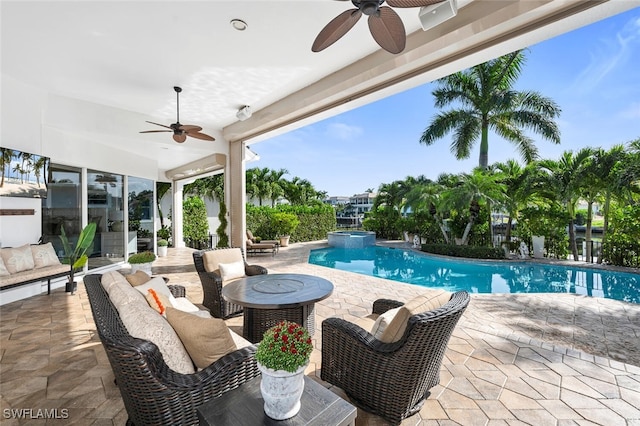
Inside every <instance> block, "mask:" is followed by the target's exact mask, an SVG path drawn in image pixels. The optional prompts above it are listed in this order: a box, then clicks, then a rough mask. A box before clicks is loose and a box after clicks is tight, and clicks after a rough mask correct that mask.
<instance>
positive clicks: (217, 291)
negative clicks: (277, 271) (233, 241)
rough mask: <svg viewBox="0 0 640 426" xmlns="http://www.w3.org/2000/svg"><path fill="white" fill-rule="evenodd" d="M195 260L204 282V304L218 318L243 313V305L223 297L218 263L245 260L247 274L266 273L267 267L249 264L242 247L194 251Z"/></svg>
mask: <svg viewBox="0 0 640 426" xmlns="http://www.w3.org/2000/svg"><path fill="white" fill-rule="evenodd" d="M193 262H194V264H195V267H196V271H197V272H198V276H199V277H200V282H201V283H202V291H203V294H204V299H203V301H202V304H203V305H204V307H205V308H207V309H209V312H210V313H211V315H213V316H214V317H216V318H222V319H226V318H230V317H233V316H236V315H240V314H242V306H240V305H236V304H234V303H230V302H227V301H226V300H224V298H223V297H222V286H223V285H224V284H226V282H225V281H224V280H223V279H222V275H221V273H220V269H219V267H218V265H219V264H220V263H227V262H244V273H245V275H260V274H266V273H267V269H266V268H264V267H262V266H259V265H249V264H248V263H247V262H246V261H245V258H244V251H243V250H242V249H241V248H229V247H226V248H215V249H209V250H199V251H194V252H193Z"/></svg>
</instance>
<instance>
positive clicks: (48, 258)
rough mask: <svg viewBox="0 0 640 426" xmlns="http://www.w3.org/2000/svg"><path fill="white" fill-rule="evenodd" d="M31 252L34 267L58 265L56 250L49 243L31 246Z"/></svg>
mask: <svg viewBox="0 0 640 426" xmlns="http://www.w3.org/2000/svg"><path fill="white" fill-rule="evenodd" d="M31 254H32V256H33V263H34V264H35V267H36V268H44V267H45V266H53V265H60V259H58V256H57V255H56V250H55V249H54V248H53V244H51V243H47V244H37V245H33V246H31Z"/></svg>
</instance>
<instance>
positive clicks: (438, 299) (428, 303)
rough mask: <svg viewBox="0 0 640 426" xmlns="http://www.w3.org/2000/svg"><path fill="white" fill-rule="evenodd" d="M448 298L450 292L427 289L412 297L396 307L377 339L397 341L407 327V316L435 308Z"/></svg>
mask: <svg viewBox="0 0 640 426" xmlns="http://www.w3.org/2000/svg"><path fill="white" fill-rule="evenodd" d="M449 299H451V293H450V292H448V291H446V290H432V291H427V292H425V293H423V294H421V295H419V296H416V297H414V298H413V299H411V300H410V301H408V302H407V303H405V304H404V305H402V306H400V308H397V309H398V311H397V312H396V313H395V315H394V316H393V318H391V321H390V322H389V324H388V325H387V326H386V328H385V329H384V330H383V331H382V333H380V338H379V340H381V341H383V342H386V343H391V342H397V341H398V340H400V339H401V338H402V336H403V335H404V332H405V330H406V329H407V324H408V322H409V317H411V316H412V315H416V314H419V313H421V312H427V311H431V310H434V309H437V308H439V307H440V306H442V305H444V304H445V303H447V302H448V301H449ZM385 313H386V312H385ZM383 315H384V314H383ZM381 316H382V315H381ZM381 322H382V320H381Z"/></svg>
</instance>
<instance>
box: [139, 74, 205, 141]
mask: <svg viewBox="0 0 640 426" xmlns="http://www.w3.org/2000/svg"><path fill="white" fill-rule="evenodd" d="M173 90H175V91H176V107H177V113H176V122H175V123H173V124H171V125H169V126H165V125H164V124H159V123H154V122H153V121H147V123H150V124H155V125H156V126H160V127H164V128H167V129H169V130H144V131H142V132H140V133H159V132H173V140H174V141H176V142H178V143H182V142H184V141H185V140H187V136H191V137H192V138H196V139H202V140H205V141H214V140H215V139H214V138H213V137H211V136H209V135H206V134H204V133H201V132H200V130H202V127H200V126H192V125H189V124H180V92H182V88H180V87H178V86H174V87H173Z"/></svg>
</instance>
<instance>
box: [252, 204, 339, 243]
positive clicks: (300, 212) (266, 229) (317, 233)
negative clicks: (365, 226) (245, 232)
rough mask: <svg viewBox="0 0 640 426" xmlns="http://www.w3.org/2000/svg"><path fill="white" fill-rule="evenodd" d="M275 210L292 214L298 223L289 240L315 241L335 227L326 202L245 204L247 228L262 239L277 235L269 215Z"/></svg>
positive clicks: (334, 218) (333, 217) (324, 237)
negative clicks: (273, 204) (308, 204)
mask: <svg viewBox="0 0 640 426" xmlns="http://www.w3.org/2000/svg"><path fill="white" fill-rule="evenodd" d="M277 212H285V213H291V214H294V215H295V216H296V217H297V218H298V220H299V221H300V224H299V225H298V226H297V227H296V229H295V230H294V231H293V232H292V233H291V235H290V236H291V240H290V241H291V242H301V241H316V240H322V239H326V238H327V232H330V231H335V229H336V214H335V210H334V209H333V207H331V206H330V205H328V204H320V205H314V206H291V205H279V206H276V207H269V206H254V205H252V204H247V218H246V219H247V229H249V230H251V232H253V235H254V236H256V235H259V236H260V237H261V238H262V239H263V240H273V239H275V238H276V237H277V235H276V232H275V231H274V230H273V228H272V221H271V216H272V215H273V214H275V213H277Z"/></svg>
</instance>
